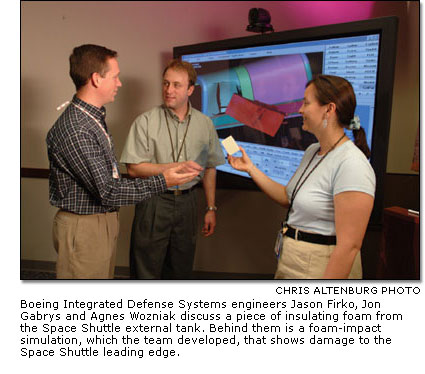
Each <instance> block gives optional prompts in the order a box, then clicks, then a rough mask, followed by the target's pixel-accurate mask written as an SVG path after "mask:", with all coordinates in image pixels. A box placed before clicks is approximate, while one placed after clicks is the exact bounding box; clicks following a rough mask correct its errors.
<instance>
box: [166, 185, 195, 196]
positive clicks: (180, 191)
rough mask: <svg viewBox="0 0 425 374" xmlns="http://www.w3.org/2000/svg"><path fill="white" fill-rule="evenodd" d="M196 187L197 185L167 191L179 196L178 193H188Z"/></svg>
mask: <svg viewBox="0 0 425 374" xmlns="http://www.w3.org/2000/svg"><path fill="white" fill-rule="evenodd" d="M194 189H195V186H193V187H191V188H188V189H187V190H167V191H165V193H168V194H171V195H175V196H178V195H184V194H187V193H189V192H191V191H193V190H194Z"/></svg>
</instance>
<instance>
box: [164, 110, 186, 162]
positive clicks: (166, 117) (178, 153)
mask: <svg viewBox="0 0 425 374" xmlns="http://www.w3.org/2000/svg"><path fill="white" fill-rule="evenodd" d="M164 114H165V121H166V122H167V129H168V135H169V136H170V143H171V148H172V151H173V154H172V155H173V162H178V161H179V158H180V154H181V153H182V150H183V146H184V143H185V141H186V135H187V130H189V124H190V119H191V118H192V116H189V121H188V122H187V127H186V132H185V133H184V137H183V141H182V145H181V147H180V150H178V149H177V150H178V152H177V159H176V158H175V157H174V144H173V138H172V136H171V131H170V125H169V124H168V116H167V111H166V110H165V109H164ZM177 144H178V143H177ZM177 147H178V145H177Z"/></svg>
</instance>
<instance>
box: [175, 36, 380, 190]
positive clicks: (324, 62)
mask: <svg viewBox="0 0 425 374" xmlns="http://www.w3.org/2000/svg"><path fill="white" fill-rule="evenodd" d="M379 43H380V40H379V34H368V35H360V36H354V37H343V38H333V39H323V40H314V41H306V42H298V43H286V44H274V45H269V46H259V47H249V48H242V49H228V50H221V51H211V52H204V53H192V54H183V55H182V56H181V58H182V59H183V60H185V61H188V62H190V63H192V64H193V65H194V67H195V69H196V71H197V74H198V80H197V84H196V86H195V90H194V93H193V94H192V96H191V103H192V105H193V106H194V107H195V108H197V109H199V110H201V111H202V112H203V113H205V114H206V115H208V116H209V117H210V118H211V119H212V121H213V123H214V125H215V128H216V130H217V133H218V136H219V138H220V140H223V139H225V138H227V137H228V136H229V135H232V136H233V138H234V139H235V140H236V141H237V143H238V144H239V145H241V146H243V147H244V148H245V150H246V151H247V153H248V155H249V156H250V158H251V159H252V161H253V162H254V163H255V164H256V165H257V166H258V167H259V168H260V169H261V170H262V171H263V172H264V173H265V174H267V175H268V176H269V177H270V178H272V179H273V180H275V181H276V182H278V183H281V184H284V185H286V184H287V183H288V181H289V179H290V178H291V176H292V175H293V174H294V172H295V170H296V168H297V167H298V165H299V163H300V161H301V158H302V156H303V154H304V150H305V149H306V148H307V147H308V146H309V145H310V144H312V143H315V142H317V140H316V138H315V137H314V135H312V134H310V133H308V132H305V131H304V130H302V117H301V115H300V114H299V113H298V110H299V108H300V107H301V105H302V100H303V96H304V90H305V86H306V83H307V82H308V81H309V80H310V79H311V78H312V77H313V76H314V75H315V74H331V75H338V76H341V77H343V78H346V79H347V80H348V81H349V82H350V83H351V84H352V85H353V88H354V91H355V93H356V98H357V108H356V114H357V115H358V116H359V117H360V121H361V124H362V127H363V128H364V130H365V132H366V137H367V141H368V143H369V146H370V147H371V148H372V132H373V118H374V109H375V94H376V91H375V90H376V81H377V69H378V56H379ZM347 135H348V136H349V137H350V138H351V139H352V138H353V136H352V134H351V131H347ZM236 155H237V156H238V155H240V153H238V154H236ZM217 169H218V170H221V171H223V172H227V173H233V174H238V175H241V176H244V177H249V176H248V175H247V174H246V173H243V172H239V171H236V170H234V169H233V168H231V167H230V165H228V164H227V163H226V164H225V165H222V166H220V167H218V168H217Z"/></svg>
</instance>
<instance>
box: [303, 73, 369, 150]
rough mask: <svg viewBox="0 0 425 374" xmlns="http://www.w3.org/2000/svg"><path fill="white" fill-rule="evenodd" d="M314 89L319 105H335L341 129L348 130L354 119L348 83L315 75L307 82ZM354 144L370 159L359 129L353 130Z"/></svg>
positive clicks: (353, 100) (352, 98)
mask: <svg viewBox="0 0 425 374" xmlns="http://www.w3.org/2000/svg"><path fill="white" fill-rule="evenodd" d="M310 84H312V85H313V86H314V88H315V89H316V99H317V101H318V102H319V104H320V105H327V104H329V103H335V106H336V115H337V117H338V122H339V124H340V125H341V126H342V127H346V128H348V127H349V126H350V122H351V120H352V119H353V117H354V111H355V109H356V105H357V102H356V95H355V93H354V89H353V86H352V85H351V83H350V82H348V81H347V80H346V79H344V78H342V77H337V76H335V75H323V74H318V75H316V76H315V77H314V78H313V79H312V80H311V81H309V82H307V85H306V87H308V86H309V85H310ZM353 136H354V140H355V142H354V143H355V144H356V145H357V147H359V148H360V150H361V151H362V152H363V153H364V154H365V155H366V157H367V158H369V157H370V149H369V146H368V144H367V141H366V134H365V131H364V129H363V128H362V127H361V128H360V129H359V130H353Z"/></svg>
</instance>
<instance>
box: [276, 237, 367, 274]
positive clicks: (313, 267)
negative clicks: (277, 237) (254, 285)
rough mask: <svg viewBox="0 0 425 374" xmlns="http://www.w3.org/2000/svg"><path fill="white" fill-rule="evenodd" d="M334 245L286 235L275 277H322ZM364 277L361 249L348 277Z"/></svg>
mask: <svg viewBox="0 0 425 374" xmlns="http://www.w3.org/2000/svg"><path fill="white" fill-rule="evenodd" d="M334 249H335V246H334V245H321V244H313V243H308V242H304V241H302V240H295V239H292V238H289V237H287V236H285V237H284V238H283V247H282V252H281V254H280V258H279V262H278V265H277V269H276V273H275V276H274V277H275V279H320V278H322V277H323V274H324V273H325V270H326V267H327V265H328V262H329V258H330V257H331V254H332V252H333V250H334ZM361 278H362V263H361V257H360V251H359V253H358V254H357V256H356V258H355V259H354V263H353V267H352V268H351V272H350V275H349V276H348V279H361Z"/></svg>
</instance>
